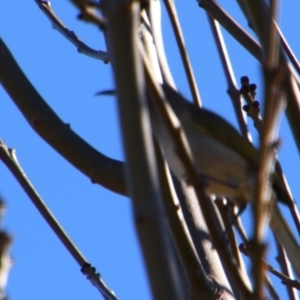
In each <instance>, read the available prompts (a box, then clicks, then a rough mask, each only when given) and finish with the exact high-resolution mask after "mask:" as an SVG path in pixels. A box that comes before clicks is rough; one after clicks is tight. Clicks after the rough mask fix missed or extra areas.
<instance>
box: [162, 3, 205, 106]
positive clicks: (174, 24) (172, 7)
mask: <svg viewBox="0 0 300 300" xmlns="http://www.w3.org/2000/svg"><path fill="white" fill-rule="evenodd" d="M164 3H165V5H166V8H167V11H168V14H169V17H170V20H171V23H172V27H173V30H174V33H175V37H176V41H177V44H178V48H179V52H180V55H181V59H182V61H183V66H184V69H185V72H186V75H187V78H188V83H189V86H190V89H191V92H192V96H193V101H194V103H195V104H196V105H198V106H201V98H200V95H199V92H198V88H197V84H196V80H195V77H194V74H193V70H192V66H191V63H190V60H189V57H188V54H187V50H186V47H185V44H184V39H183V35H182V31H181V28H180V24H179V21H178V17H177V13H176V8H175V4H174V2H173V0H164Z"/></svg>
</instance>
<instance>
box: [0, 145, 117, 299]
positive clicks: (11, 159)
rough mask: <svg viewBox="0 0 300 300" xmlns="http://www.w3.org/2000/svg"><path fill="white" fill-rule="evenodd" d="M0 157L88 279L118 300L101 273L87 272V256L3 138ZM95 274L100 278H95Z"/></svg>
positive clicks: (104, 294) (101, 291) (105, 296)
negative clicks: (38, 190) (60, 222)
mask: <svg viewBox="0 0 300 300" xmlns="http://www.w3.org/2000/svg"><path fill="white" fill-rule="evenodd" d="M0 159H1V160H2V161H3V163H4V164H5V165H6V167H7V168H8V169H9V170H10V171H11V173H12V174H13V175H14V177H15V178H16V180H17V181H18V182H19V184H20V186H21V187H22V188H23V190H24V191H25V193H26V194H27V195H28V197H29V199H30V200H31V201H32V203H33V204H34V206H35V207H36V208H37V210H38V211H39V212H40V214H41V215H42V217H43V218H44V220H45V221H46V222H47V223H48V225H49V226H50V227H51V229H52V230H53V232H54V233H55V234H56V236H57V237H58V238H59V239H60V241H61V242H62V243H63V245H64V246H65V248H66V249H67V250H68V251H69V253H70V254H71V255H72V256H73V258H74V259H75V260H76V262H77V263H78V264H79V266H80V267H81V268H82V272H83V273H84V274H86V275H88V277H87V278H88V279H90V281H91V283H92V284H93V285H95V286H96V287H97V289H98V290H99V292H100V293H101V294H102V295H103V297H104V298H105V299H107V300H116V299H117V298H116V296H115V294H114V292H113V291H111V290H110V289H109V288H108V287H107V286H106V284H105V283H104V282H103V280H102V279H101V277H100V274H96V273H95V275H94V276H91V274H90V273H89V272H86V267H87V266H88V265H89V264H88V262H87V260H86V259H85V257H84V256H83V255H82V253H81V252H80V251H79V249H78V248H77V247H76V246H75V245H74V243H73V242H72V240H71V239H70V237H69V236H68V235H67V233H66V232H65V231H64V229H63V228H62V227H61V225H60V224H59V223H58V221H57V220H56V219H55V217H54V215H53V214H52V213H51V211H50V210H49V209H48V207H47V206H46V204H45V203H44V201H43V200H42V198H41V197H40V195H39V194H38V193H37V191H36V190H35V188H34V187H33V185H32V183H31V182H30V181H29V179H28V177H27V176H26V174H25V172H24V170H23V169H22V167H21V166H20V164H19V162H18V160H17V156H16V152H15V150H13V149H9V148H8V147H7V146H6V145H5V144H4V143H3V142H2V141H1V140H0ZM95 276H96V277H97V278H98V279H95Z"/></svg>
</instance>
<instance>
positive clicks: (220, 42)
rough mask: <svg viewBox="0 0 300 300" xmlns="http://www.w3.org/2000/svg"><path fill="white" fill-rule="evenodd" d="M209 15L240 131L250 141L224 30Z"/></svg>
mask: <svg viewBox="0 0 300 300" xmlns="http://www.w3.org/2000/svg"><path fill="white" fill-rule="evenodd" d="M207 17H208V20H209V24H210V27H211V30H212V32H213V36H214V38H215V42H216V44H217V49H218V52H219V56H220V58H221V62H222V66H223V69H224V73H225V76H226V79H227V84H228V90H227V91H228V94H229V95H230V97H231V100H232V104H233V107H234V111H235V114H236V117H237V120H238V124H239V127H240V131H241V133H242V135H243V136H244V137H245V138H247V139H248V140H249V141H250V140H251V135H250V133H249V132H248V128H247V122H246V118H245V114H244V113H243V111H242V101H241V94H240V91H239V89H238V88H237V84H236V80H235V76H234V73H233V70H232V66H231V63H230V59H229V56H228V53H227V49H226V45H225V42H224V39H223V36H222V32H221V30H220V25H219V23H218V22H217V21H216V20H214V19H213V18H212V17H211V16H210V15H209V14H208V13H207Z"/></svg>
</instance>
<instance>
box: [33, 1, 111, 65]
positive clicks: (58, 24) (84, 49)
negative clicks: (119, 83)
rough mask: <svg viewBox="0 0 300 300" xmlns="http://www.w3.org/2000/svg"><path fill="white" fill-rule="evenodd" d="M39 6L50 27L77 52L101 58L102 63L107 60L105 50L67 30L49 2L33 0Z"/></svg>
mask: <svg viewBox="0 0 300 300" xmlns="http://www.w3.org/2000/svg"><path fill="white" fill-rule="evenodd" d="M35 2H36V3H37V5H38V6H39V8H40V9H41V10H42V12H43V13H44V14H45V15H46V17H47V18H48V19H49V20H50V22H51V24H52V27H53V28H54V29H56V30H57V31H58V32H59V33H60V34H62V35H63V36H64V37H65V38H66V39H67V40H68V41H69V42H71V43H72V44H73V45H74V46H75V47H77V51H78V52H79V53H82V54H85V55H87V56H89V57H92V58H95V59H99V60H102V61H103V62H104V63H108V62H109V58H108V54H107V52H105V51H101V50H98V51H97V50H94V49H92V48H90V47H89V46H87V45H86V44H85V43H83V42H82V41H81V40H80V39H79V38H78V37H77V35H76V34H75V33H74V31H71V30H69V29H68V28H67V27H66V26H65V25H64V24H63V22H62V21H61V20H60V19H59V18H58V16H57V15H56V14H55V12H54V11H53V9H52V8H51V5H50V2H48V1H43V0H35Z"/></svg>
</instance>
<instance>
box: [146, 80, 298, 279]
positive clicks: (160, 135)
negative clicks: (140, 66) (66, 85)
mask: <svg viewBox="0 0 300 300" xmlns="http://www.w3.org/2000/svg"><path fill="white" fill-rule="evenodd" d="M162 87H163V91H164V93H165V96H166V99H167V100H168V102H169V104H170V105H171V107H172V109H173V111H174V113H175V114H176V116H177V118H178V119H179V121H180V123H181V126H182V128H183V130H184V132H185V135H186V137H187V140H188V142H189V146H190V149H191V151H192V154H193V157H194V161H195V164H196V166H195V167H196V169H197V171H198V172H199V176H200V177H201V179H202V180H203V181H204V182H205V183H206V184H205V187H206V188H205V190H206V192H207V193H209V194H216V195H218V196H225V197H231V198H233V199H235V200H236V201H238V203H239V204H242V205H243V204H245V203H248V202H252V201H253V199H254V197H255V194H254V193H255V183H256V178H257V171H258V154H259V152H258V150H257V149H256V148H255V147H254V146H253V145H252V144H251V143H250V142H248V141H247V140H246V139H244V138H243V137H242V136H241V135H240V134H239V132H238V131H237V130H236V129H235V128H234V127H233V126H232V125H231V124H229V123H228V122H227V121H226V120H225V119H223V118H222V117H220V116H218V115H217V114H215V113H213V112H211V111H209V110H206V109H203V108H199V107H197V106H196V105H194V104H192V103H191V102H188V101H187V100H186V99H185V98H184V97H183V96H182V95H180V94H179V93H178V92H177V91H175V90H174V89H172V88H171V87H170V86H168V85H166V84H163V85H162ZM149 111H150V116H151V123H152V130H153V133H154V135H155V136H156V138H157V139H158V141H159V143H160V144H161V146H162V148H163V150H164V155H165V157H166V160H167V162H168V164H169V166H170V168H171V170H172V171H173V173H174V174H175V175H176V176H177V177H178V178H179V179H186V178H187V176H188V175H187V173H186V170H185V168H184V166H183V165H182V163H181V161H180V159H179V157H178V155H177V151H176V149H175V146H174V143H173V141H172V139H171V137H170V135H169V133H168V130H167V129H166V126H165V125H164V122H163V120H162V118H161V117H160V115H159V114H158V113H157V112H156V110H155V109H154V107H153V105H151V104H150V105H149ZM272 179H273V185H272V187H273V191H274V193H272V195H273V196H272V198H273V199H275V197H276V198H278V199H279V200H281V201H282V202H284V203H286V202H287V198H286V197H289V195H288V193H287V192H286V190H285V189H284V188H283V185H282V184H281V182H280V180H279V177H278V176H277V175H276V174H274V176H272ZM275 195H276V196H275ZM270 225H271V227H272V229H273V231H274V232H275V234H276V235H277V237H278V239H279V240H280V241H281V243H282V244H283V245H284V247H285V248H286V251H287V254H288V256H289V259H290V260H291V262H292V265H293V267H294V271H295V273H296V274H297V276H298V277H300V259H299V258H300V256H299V255H300V251H299V247H298V244H297V242H296V240H295V238H294V236H293V234H292V232H291V230H290V229H289V226H288V225H287V223H286V222H285V219H284V218H283V216H282V215H281V213H280V210H279V209H278V207H277V204H276V203H274V208H273V209H272V215H271V220H270Z"/></svg>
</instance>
